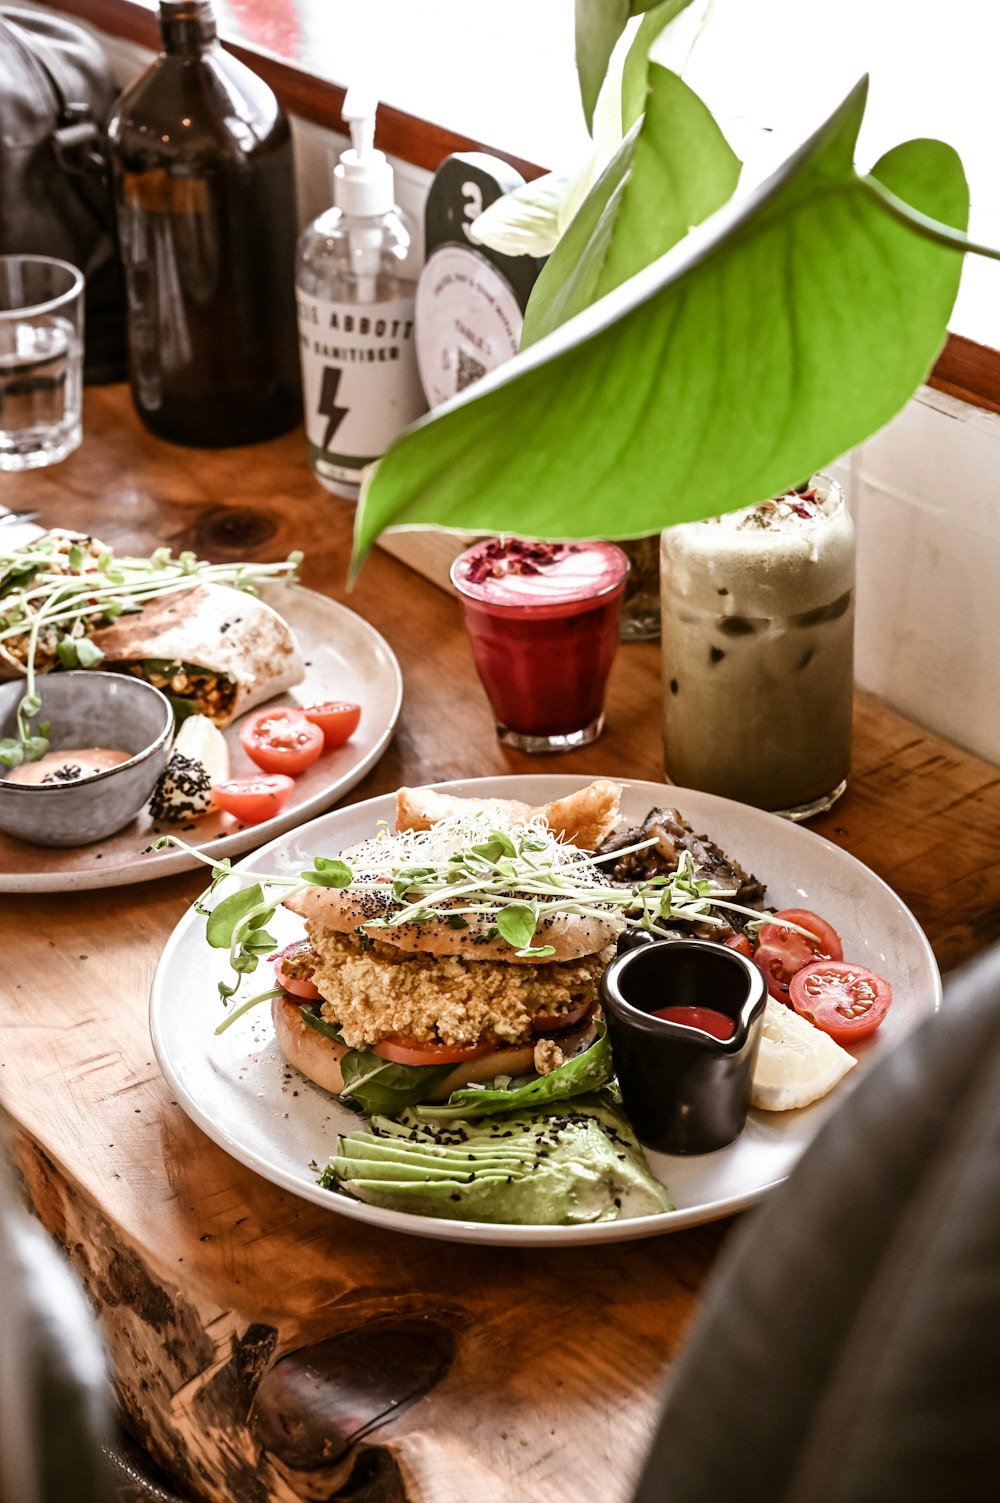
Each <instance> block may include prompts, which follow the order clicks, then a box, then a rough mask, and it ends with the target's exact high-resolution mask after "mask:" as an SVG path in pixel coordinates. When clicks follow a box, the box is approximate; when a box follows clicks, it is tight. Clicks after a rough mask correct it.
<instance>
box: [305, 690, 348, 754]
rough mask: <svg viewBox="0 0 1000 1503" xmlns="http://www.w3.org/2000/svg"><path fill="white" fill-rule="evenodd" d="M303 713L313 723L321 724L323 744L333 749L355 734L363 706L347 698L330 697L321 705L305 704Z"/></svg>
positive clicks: (330, 749) (328, 749)
mask: <svg viewBox="0 0 1000 1503" xmlns="http://www.w3.org/2000/svg"><path fill="white" fill-rule="evenodd" d="M302 713H303V715H304V716H305V717H306V719H307V720H308V721H310V722H311V723H312V724H313V725H317V726H319V728H320V730H321V731H322V732H323V744H324V745H325V747H326V749H327V751H332V750H333V748H334V747H335V746H343V744H344V742H345V741H349V740H350V738H351V737H352V736H353V735H354V732H355V731H356V730H357V728H358V721H359V720H360V719H361V706H360V705H352V704H349V703H348V702H347V700H339V699H328V700H326V702H325V703H324V704H321V705H303V707H302Z"/></svg>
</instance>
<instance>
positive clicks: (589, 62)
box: [576, 0, 691, 130]
mask: <svg viewBox="0 0 1000 1503" xmlns="http://www.w3.org/2000/svg"><path fill="white" fill-rule="evenodd" d="M690 4H691V0H665V3H664V4H660V3H658V0H576V71H577V75H578V77H579V80H580V99H581V101H582V103H583V113H584V116H585V117H586V121H587V129H588V130H590V129H591V127H592V125H593V122H594V108H595V106H596V104H597V96H598V94H599V93H600V92H601V84H602V83H603V82H604V75H605V74H606V73H607V71H608V63H609V61H610V59H611V54H612V52H614V50H615V43H616V42H617V41H618V38H619V37H620V36H621V34H622V32H623V31H624V30H625V27H626V25H627V24H628V22H629V21H630V20H631V18H632V17H633V16H641V15H642V14H643V13H644V12H645V11H651V10H662V9H666V8H667V7H668V6H670V7H672V10H673V14H672V15H670V16H667V17H666V19H665V20H664V21H663V22H662V23H661V26H660V27H659V28H658V29H659V30H662V29H663V26H665V25H666V23H667V21H668V20H672V19H673V16H675V15H678V14H679V13H680V12H681V11H682V10H684V9H685V7H686V6H688V5H690ZM651 41H652V37H651V36H650V37H649V39H648V40H647V41H646V44H645V45H646V50H647V51H648V50H649V43H650V42H651Z"/></svg>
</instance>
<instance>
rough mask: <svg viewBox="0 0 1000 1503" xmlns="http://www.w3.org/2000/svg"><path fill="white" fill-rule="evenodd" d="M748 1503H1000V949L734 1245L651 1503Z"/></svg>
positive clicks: (863, 1091) (684, 1370)
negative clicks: (996, 1501)
mask: <svg viewBox="0 0 1000 1503" xmlns="http://www.w3.org/2000/svg"><path fill="white" fill-rule="evenodd" d="M897 1005H900V1006H905V999H904V998H899V999H898V1003H897ZM737 1499H738V1500H740V1503H757V1500H760V1503H765V1500H766V1503H986V1500H993V1499H1000V950H993V951H990V952H989V953H988V954H987V955H986V956H985V957H984V958H983V959H982V960H981V961H979V962H978V963H976V964H975V965H974V966H972V967H970V968H968V969H967V970H966V971H964V972H962V973H959V974H957V975H956V976H955V978H953V979H952V980H951V981H950V982H949V985H948V987H947V993H946V1002H945V1007H944V1009H943V1011H942V1012H941V1013H940V1014H939V1015H938V1016H937V1017H935V1018H933V1019H931V1020H930V1021H929V1022H928V1023H927V1024H926V1025H925V1026H924V1027H922V1028H920V1029H919V1030H917V1031H916V1032H915V1033H914V1034H913V1035H912V1036H911V1037H910V1038H909V1039H907V1040H905V1041H904V1042H903V1043H902V1044H901V1045H900V1046H899V1047H898V1048H897V1049H895V1050H894V1051H893V1053H892V1054H891V1055H889V1056H887V1058H886V1059H885V1060H884V1061H883V1062H882V1063H880V1064H879V1066H878V1067H877V1068H875V1069H873V1070H872V1071H871V1073H870V1074H869V1075H868V1076H867V1077H866V1078H865V1079H864V1080H863V1081H861V1082H860V1083H859V1085H858V1087H857V1089H856V1090H855V1091H853V1092H852V1093H851V1094H850V1095H849V1097H848V1098H847V1099H846V1100H845V1102H844V1106H843V1108H842V1109H841V1110H840V1111H838V1112H837V1113H836V1114H835V1115H834V1116H833V1118H832V1119H831V1120H830V1122H829V1123H828V1124H827V1125H826V1127H825V1128H824V1130H823V1131H822V1133H821V1134H820V1135H819V1137H818V1138H817V1139H816V1141H815V1142H814V1144H813V1145H812V1146H811V1148H810V1149H809V1151H808V1152H807V1153H806V1154H805V1155H804V1157H803V1158H802V1160H801V1161H800V1163H799V1164H798V1165H797V1167H796V1169H795V1171H794V1173H793V1174H792V1176H791V1178H790V1179H789V1181H788V1182H787V1184H785V1185H784V1186H782V1188H781V1189H780V1190H779V1191H777V1192H776V1193H775V1194H774V1195H773V1196H772V1197H771V1198H770V1199H769V1200H768V1201H767V1203H766V1204H765V1205H764V1206H763V1207H762V1208H761V1209H760V1210H759V1211H757V1212H754V1213H752V1214H751V1215H750V1216H749V1217H748V1218H747V1220H746V1222H745V1223H744V1225H743V1226H742V1227H741V1228H740V1229H739V1231H738V1232H737V1233H735V1234H734V1236H733V1239H732V1241H731V1242H730V1244H729V1245H728V1246H727V1249H726V1254H725V1255H724V1257H723V1259H722V1260H721V1262H720V1266H719V1269H718V1270H717V1272H716V1275H715V1276H714V1278H713V1280H712V1282H711V1284H710V1286H709V1290H708V1293H707V1297H706V1300H705V1304H704V1306H703V1309H702V1311H701V1313H700V1317H699V1319H698V1320H697V1321H696V1323H695V1327H694V1330H693V1332H692V1335H691V1338H690V1341H689V1343H688V1346H687V1348H686V1350H685V1352H684V1354H683V1356H682V1358H681V1359H680V1361H679V1363H678V1366H677V1369H676V1372H675V1375H674V1379H673V1382H672V1384H671V1387H670V1390H669V1393H668V1395H667V1400H666V1406H665V1409H664V1412H663V1416H662V1419H661V1422H660V1425H659V1429H658V1431H657V1434H656V1437H655V1440H654V1443H653V1448H652V1451H651V1453H650V1456H649V1459H648V1462H647V1465H646V1468H645V1471H644V1473H643V1476H642V1478H641V1480H640V1483H639V1486H638V1489H637V1491H636V1493H635V1499H634V1503H729V1500H737Z"/></svg>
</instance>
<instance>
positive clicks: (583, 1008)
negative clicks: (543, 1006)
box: [531, 1002, 590, 1033]
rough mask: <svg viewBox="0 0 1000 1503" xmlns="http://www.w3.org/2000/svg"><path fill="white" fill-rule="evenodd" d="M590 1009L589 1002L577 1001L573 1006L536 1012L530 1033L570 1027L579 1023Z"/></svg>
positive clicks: (548, 1031)
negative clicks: (554, 1010)
mask: <svg viewBox="0 0 1000 1503" xmlns="http://www.w3.org/2000/svg"><path fill="white" fill-rule="evenodd" d="M589 1011H590V1003H589V1002H578V1003H577V1004H576V1006H575V1007H563V1008H560V1010H559V1011H558V1012H536V1013H535V1016H534V1017H533V1018H532V1020H531V1031H532V1033H550V1032H555V1031H556V1029H559V1028H572V1026H573V1024H574V1023H580V1022H582V1021H583V1019H584V1018H585V1017H586V1016H587V1014H588V1012H589Z"/></svg>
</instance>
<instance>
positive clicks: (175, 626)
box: [91, 584, 304, 726]
mask: <svg viewBox="0 0 1000 1503" xmlns="http://www.w3.org/2000/svg"><path fill="white" fill-rule="evenodd" d="M91 640H92V641H93V643H94V645H95V646H96V647H99V648H100V649H101V651H102V652H103V653H104V657H105V663H104V665H103V666H106V667H109V668H113V667H115V666H116V665H126V664H128V665H130V666H131V665H132V664H141V663H145V662H148V661H149V660H150V659H153V660H162V661H164V662H167V663H176V664H181V663H187V664H190V665H192V667H196V668H199V669H203V670H204V671H205V673H206V674H208V675H213V676H217V677H218V678H219V679H223V678H225V679H229V680H230V682H231V683H232V684H233V685H234V686H235V695H234V696H233V697H232V698H231V699H230V700H229V702H228V703H222V704H221V705H219V706H218V707H217V708H209V707H203V712H204V713H207V714H211V717H212V719H213V720H214V721H215V723H216V725H219V726H226V725H229V724H230V722H231V721H233V720H234V719H235V718H236V717H237V716H238V715H242V714H243V712H244V711H245V710H251V709H253V707H254V705H259V704H262V703H263V702H264V700H267V699H271V698H273V696H274V695H276V694H281V693H282V692H283V691H284V690H285V689H288V688H290V687H291V685H292V684H297V683H299V682H300V681H301V680H302V677H303V674H304V667H303V663H302V656H301V654H300V652H299V649H298V644H297V643H296V641H295V637H294V634H293V632H292V629H291V627H290V626H289V625H288V623H287V621H285V619H284V618H283V617H282V616H280V615H279V614H278V612H277V611H275V610H272V609H271V607H270V606H269V605H265V604H264V602H263V601H262V600H258V599H257V597H256V596H255V595H248V594H247V593H246V592H245V591H243V590H234V589H231V588H229V586H227V585H211V584H207V585H196V586H195V587H194V588H193V589H190V590H182V591H178V592H177V593H176V594H173V595H161V596H159V597H158V598H156V599H154V600H151V601H150V602H149V604H148V605H145V606H143V608H142V610H141V611H139V612H136V613H135V614H132V615H122V616H119V618H118V620H117V621H115V622H113V623H112V624H111V625H110V626H102V627H101V628H100V629H99V630H98V631H95V632H93V633H92V634H91ZM161 687H164V688H165V689H166V691H167V692H172V693H175V694H177V695H178V697H185V695H184V691H183V689H178V688H176V687H174V686H173V685H162V686H161Z"/></svg>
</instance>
